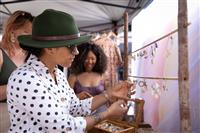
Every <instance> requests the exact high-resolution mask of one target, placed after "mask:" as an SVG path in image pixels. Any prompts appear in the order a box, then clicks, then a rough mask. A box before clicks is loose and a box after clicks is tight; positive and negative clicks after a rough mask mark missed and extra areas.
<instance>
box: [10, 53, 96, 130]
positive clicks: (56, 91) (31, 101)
mask: <svg viewBox="0 0 200 133" xmlns="http://www.w3.org/2000/svg"><path fill="white" fill-rule="evenodd" d="M55 74H56V80H57V84H56V83H55V81H54V80H53V78H52V77H51V75H50V73H49V72H48V68H47V67H45V65H44V64H43V63H42V62H41V61H39V59H38V58H37V57H36V56H34V55H31V56H30V58H29V59H28V61H27V63H25V64H24V65H23V66H21V67H19V68H18V69H17V70H15V71H14V72H13V73H12V74H11V76H10V78H9V82H8V86H7V102H8V110H9V114H10V121H11V127H10V129H9V132H11V133H26V132H27V133H41V132H42V133H64V132H67V133H81V132H85V128H86V120H85V119H84V116H86V115H89V114H90V113H91V110H90V109H91V102H92V98H89V99H86V100H79V99H78V98H77V97H76V95H75V93H74V91H73V89H71V88H70V87H69V85H68V82H67V80H66V77H65V75H64V74H63V73H62V72H61V71H60V70H59V69H58V68H55Z"/></svg>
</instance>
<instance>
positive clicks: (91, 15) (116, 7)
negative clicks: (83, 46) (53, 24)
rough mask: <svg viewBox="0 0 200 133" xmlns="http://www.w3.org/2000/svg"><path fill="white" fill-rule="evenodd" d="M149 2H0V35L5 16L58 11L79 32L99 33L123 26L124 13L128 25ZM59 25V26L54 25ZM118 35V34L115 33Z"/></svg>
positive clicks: (33, 0) (35, 14)
mask: <svg viewBox="0 0 200 133" xmlns="http://www.w3.org/2000/svg"><path fill="white" fill-rule="evenodd" d="M152 1H153V0H109V1H108V0H0V31H1V30H2V24H3V22H4V20H5V19H6V17H8V15H9V14H11V13H13V12H14V11H16V10H24V11H28V12H31V13H32V14H33V15H34V16H37V15H38V14H40V13H41V12H42V11H43V10H45V9H47V8H52V9H57V10H61V11H64V12H67V13H70V14H72V15H73V16H74V18H75V20H76V22H77V24H78V26H79V28H80V31H81V32H85V33H90V32H99V31H102V30H106V29H116V27H121V26H122V25H123V22H124V21H123V15H124V13H125V12H128V15H129V22H130V21H131V20H132V19H133V18H134V17H135V16H136V15H137V14H138V13H139V12H140V11H141V10H142V9H144V8H145V7H147V6H148V5H149V4H150V3H151V2H152ZM58 24H59V22H58ZM118 31H119V30H118Z"/></svg>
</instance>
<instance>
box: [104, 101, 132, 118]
mask: <svg viewBox="0 0 200 133" xmlns="http://www.w3.org/2000/svg"><path fill="white" fill-rule="evenodd" d="M127 110H128V107H127V104H126V102H125V101H124V100H118V101H116V102H114V103H113V104H112V105H111V106H110V107H109V108H108V109H107V116H108V118H116V117H121V116H123V115H124V114H125V113H126V112H127Z"/></svg>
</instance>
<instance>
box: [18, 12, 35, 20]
mask: <svg viewBox="0 0 200 133" xmlns="http://www.w3.org/2000/svg"><path fill="white" fill-rule="evenodd" d="M33 19H34V17H33V16H32V15H31V14H30V13H28V12H22V13H21V14H20V15H19V16H17V18H16V19H15V22H21V21H22V20H29V21H30V22H32V21H33Z"/></svg>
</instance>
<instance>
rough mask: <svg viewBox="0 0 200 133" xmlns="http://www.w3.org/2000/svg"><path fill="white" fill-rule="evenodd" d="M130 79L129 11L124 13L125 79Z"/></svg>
mask: <svg viewBox="0 0 200 133" xmlns="http://www.w3.org/2000/svg"><path fill="white" fill-rule="evenodd" d="M127 79H128V13H127V12H125V13H124V80H127Z"/></svg>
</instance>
